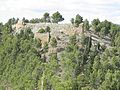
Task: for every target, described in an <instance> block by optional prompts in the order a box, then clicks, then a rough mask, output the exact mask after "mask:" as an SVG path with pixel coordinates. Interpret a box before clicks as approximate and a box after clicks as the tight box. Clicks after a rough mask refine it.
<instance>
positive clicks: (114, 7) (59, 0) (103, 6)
mask: <svg viewBox="0 0 120 90" xmlns="http://www.w3.org/2000/svg"><path fill="white" fill-rule="evenodd" d="M56 11H59V12H60V13H61V14H62V15H63V17H64V18H65V21H64V23H69V22H70V19H71V18H72V17H75V15H76V14H80V15H81V16H83V17H84V19H86V18H87V19H88V20H90V21H91V20H93V19H94V18H99V19H100V20H101V21H102V20H105V19H107V20H109V21H112V22H114V23H117V24H120V0H0V22H1V21H2V22H6V21H7V20H8V19H9V18H11V17H15V18H16V17H18V18H20V19H21V18H22V17H26V18H28V19H31V18H39V17H42V15H43V13H45V12H49V13H50V14H52V13H54V12H56Z"/></svg>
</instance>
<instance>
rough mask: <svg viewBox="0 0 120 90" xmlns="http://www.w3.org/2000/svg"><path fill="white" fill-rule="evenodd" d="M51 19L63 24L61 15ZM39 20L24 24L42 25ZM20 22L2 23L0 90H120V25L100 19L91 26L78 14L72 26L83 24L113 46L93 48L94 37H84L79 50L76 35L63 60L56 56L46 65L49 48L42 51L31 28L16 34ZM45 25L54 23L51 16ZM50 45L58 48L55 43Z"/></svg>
mask: <svg viewBox="0 0 120 90" xmlns="http://www.w3.org/2000/svg"><path fill="white" fill-rule="evenodd" d="M52 18H53V23H58V22H61V21H63V20H64V18H63V17H62V15H60V13H59V12H56V13H54V14H53V15H52ZM40 20H41V19H40ZM40 20H39V19H32V20H26V19H25V18H23V21H24V22H25V23H28V22H29V23H40ZM17 21H18V20H17V19H15V18H12V19H9V20H8V22H7V23H5V24H3V23H0V90H120V25H117V24H114V23H112V22H109V21H107V20H105V21H100V20H99V19H94V20H93V21H92V22H91V24H90V23H89V21H88V20H87V19H85V20H83V18H82V17H81V16H80V15H79V14H77V15H76V17H75V18H72V19H71V25H74V26H75V27H79V24H80V23H83V24H84V27H83V28H84V30H85V31H86V32H87V31H89V29H90V28H93V31H94V33H96V34H97V35H98V36H99V37H105V36H108V37H110V38H111V46H110V47H109V48H108V47H104V46H101V45H100V44H99V43H97V45H95V46H94V45H92V39H91V37H85V36H84V35H83V36H82V39H81V40H80V41H79V42H80V44H81V45H82V47H79V45H78V43H77V42H78V41H77V40H76V35H73V36H70V37H69V44H68V45H67V47H66V48H65V49H64V51H63V52H62V56H61V58H60V59H61V60H60V59H59V58H58V57H57V53H52V54H51V55H50V58H49V61H46V58H45V57H44V58H43V57H42V56H41V52H40V50H41V48H42V49H43V50H42V53H47V52H48V48H49V45H48V44H47V43H46V44H45V46H44V47H42V45H41V43H40V40H38V39H35V38H34V33H33V32H32V30H31V29H30V28H27V29H26V30H21V31H20V33H14V31H13V29H12V25H13V24H15V23H17ZM46 22H49V23H51V22H50V16H49V13H45V14H44V16H43V19H42V23H46ZM47 30H48V32H49V31H50V28H49V27H48V29H47ZM41 32H42V33H44V32H45V31H44V30H43V31H41ZM51 41H52V43H51V45H52V46H53V47H56V45H57V41H56V39H54V38H53V39H51Z"/></svg>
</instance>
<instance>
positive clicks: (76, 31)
mask: <svg viewBox="0 0 120 90" xmlns="http://www.w3.org/2000/svg"><path fill="white" fill-rule="evenodd" d="M47 26H49V27H50V34H49V33H38V30H39V29H40V28H43V29H45V28H46V27H47ZM28 27H29V28H31V30H32V32H33V33H34V35H35V38H36V39H40V40H41V43H42V46H44V44H45V43H48V42H49V40H50V36H51V38H52V37H55V38H56V39H57V42H58V44H57V48H58V49H60V48H61V46H62V48H65V47H66V46H67V44H68V42H69V36H72V35H77V36H78V37H79V36H80V35H81V34H82V33H84V34H86V35H87V36H88V35H89V36H91V38H92V40H93V44H94V43H100V44H104V45H106V46H110V44H111V41H110V39H109V40H108V39H107V40H106V38H105V39H101V38H100V37H98V36H97V35H95V34H94V33H93V32H92V31H91V30H90V31H87V32H84V29H83V24H81V25H80V26H79V27H74V26H73V25H71V24H53V23H37V24H31V23H27V24H25V23H23V22H22V21H18V23H17V24H16V25H13V29H14V30H15V31H16V32H19V31H20V30H21V29H25V28H28Z"/></svg>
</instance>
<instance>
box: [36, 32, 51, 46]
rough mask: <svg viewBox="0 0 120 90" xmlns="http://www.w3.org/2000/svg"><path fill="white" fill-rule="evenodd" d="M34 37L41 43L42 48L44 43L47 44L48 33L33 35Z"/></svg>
mask: <svg viewBox="0 0 120 90" xmlns="http://www.w3.org/2000/svg"><path fill="white" fill-rule="evenodd" d="M34 37H35V38H36V39H40V40H41V43H42V47H43V46H44V44H45V43H48V42H49V34H48V33H38V32H36V33H34Z"/></svg>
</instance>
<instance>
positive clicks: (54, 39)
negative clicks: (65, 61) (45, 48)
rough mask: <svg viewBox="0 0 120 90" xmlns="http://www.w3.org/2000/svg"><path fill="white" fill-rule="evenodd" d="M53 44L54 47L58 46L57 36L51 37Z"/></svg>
mask: <svg viewBox="0 0 120 90" xmlns="http://www.w3.org/2000/svg"><path fill="white" fill-rule="evenodd" d="M51 46H52V47H57V40H56V38H52V39H51Z"/></svg>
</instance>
